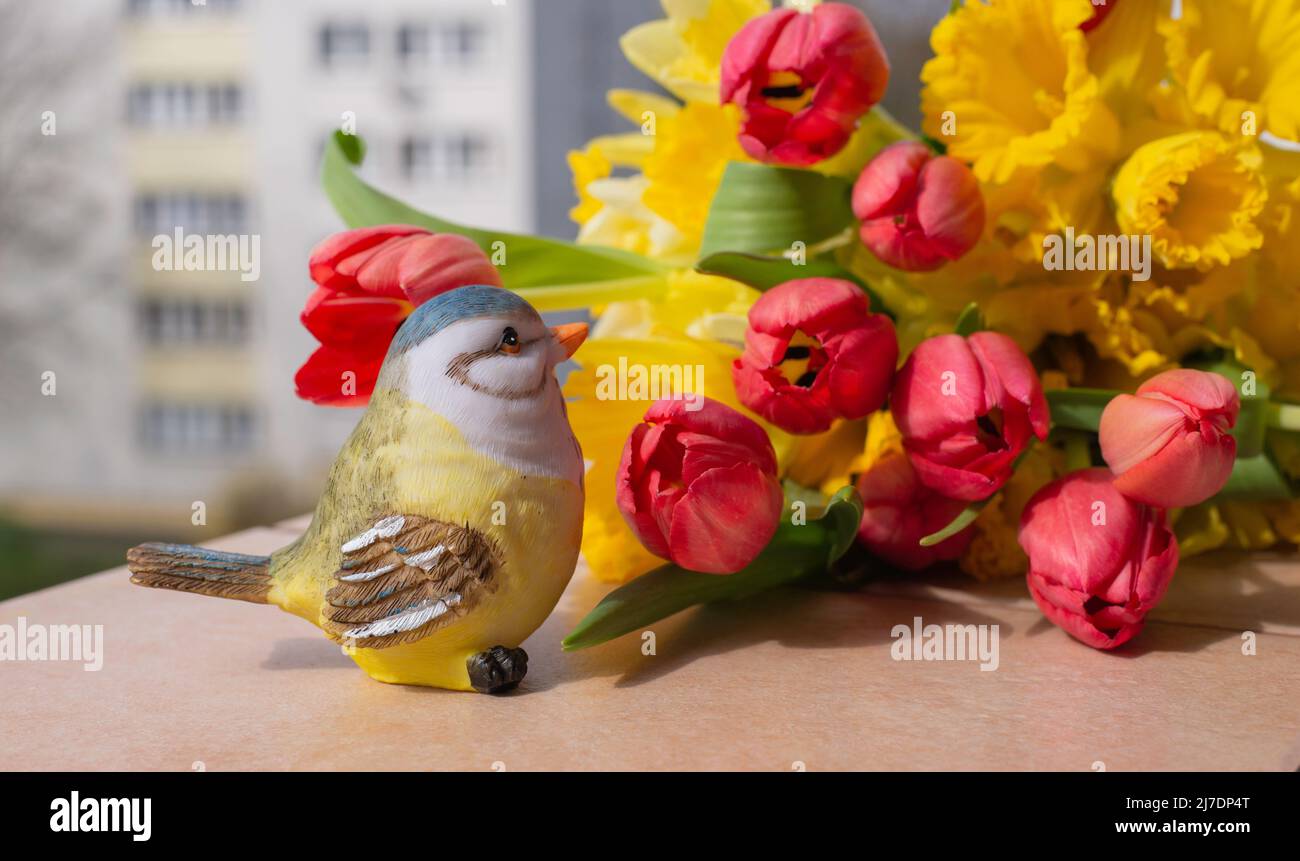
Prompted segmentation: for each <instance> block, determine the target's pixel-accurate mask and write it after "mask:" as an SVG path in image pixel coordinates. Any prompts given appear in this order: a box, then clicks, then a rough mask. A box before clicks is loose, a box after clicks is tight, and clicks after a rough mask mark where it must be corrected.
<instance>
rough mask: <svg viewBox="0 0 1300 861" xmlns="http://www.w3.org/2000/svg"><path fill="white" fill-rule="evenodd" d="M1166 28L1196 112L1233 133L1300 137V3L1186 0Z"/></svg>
mask: <svg viewBox="0 0 1300 861" xmlns="http://www.w3.org/2000/svg"><path fill="white" fill-rule="evenodd" d="M1123 5H1124V4H1122V3H1121V4H1120V8H1121V9H1122V7H1123ZM1116 11H1117V13H1118V12H1119V10H1118V9H1117V10H1116ZM1159 27H1160V32H1161V33H1162V34H1163V35H1164V37H1165V41H1166V45H1167V51H1168V58H1169V70H1170V74H1171V76H1172V77H1173V79H1174V81H1175V82H1176V83H1177V84H1178V85H1179V86H1180V88H1181V89H1182V92H1183V94H1184V96H1185V98H1186V101H1187V104H1188V106H1189V107H1190V109H1191V111H1192V112H1193V113H1195V114H1196V115H1198V116H1200V117H1203V118H1204V119H1205V121H1206V122H1208V123H1209V124H1211V125H1213V126H1215V127H1217V128H1219V129H1220V130H1221V131H1223V132H1225V133H1226V134H1228V135H1230V136H1241V135H1243V134H1245V135H1254V134H1257V133H1259V132H1264V131H1270V132H1272V133H1273V134H1276V135H1278V136H1280V137H1283V138H1288V139H1290V140H1297V139H1300V2H1297V0H1184V2H1183V3H1182V15H1181V17H1180V18H1178V19H1177V20H1172V19H1168V18H1166V19H1164V20H1162V21H1161V22H1160V25H1159Z"/></svg>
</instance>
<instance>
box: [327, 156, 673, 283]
mask: <svg viewBox="0 0 1300 861" xmlns="http://www.w3.org/2000/svg"><path fill="white" fill-rule="evenodd" d="M364 156H365V143H364V141H362V139H361V138H360V137H358V136H356V135H346V134H343V133H342V132H335V133H334V135H333V137H332V138H331V139H330V141H329V142H328V143H327V144H326V146H325V161H324V163H323V165H322V167H321V184H322V185H323V186H324V188H325V193H326V194H327V195H328V196H329V199H330V203H332V204H333V205H334V209H335V210H336V211H337V212H338V214H339V215H340V216H341V217H342V218H343V221H344V223H346V224H347V225H348V226H349V227H354V228H355V227H372V226H374V225H378V224H414V225H417V226H419V227H424V228H427V229H429V230H432V231H435V232H438V233H459V234H460V235H461V236H466V237H468V238H470V239H472V240H473V241H474V242H476V243H477V244H478V246H479V247H480V248H482V249H483V250H484V252H485V253H487V254H488V255H489V256H492V255H493V254H494V252H496V251H497V250H498V249H500V250H503V251H504V252H505V255H506V258H505V260H506V262H505V264H504V265H501V266H499V267H498V268H499V271H500V273H501V280H502V282H503V283H504V284H505V286H506V287H508V288H509V289H511V290H521V291H522V290H527V289H529V288H545V290H543V291H540V297H539V291H538V290H535V289H534V290H531V291H530V292H529V293H528V294H527V297H528V298H529V299H530V301H531V300H535V299H537V298H541V299H543V300H545V298H546V296H547V292H546V291H553V293H554V295H555V296H556V297H559V296H561V295H565V296H567V297H569V298H567V299H566V300H565V301H579V300H581V299H582V293H581V291H577V290H575V289H574V288H575V286H578V285H586V284H591V283H592V282H617V283H616V284H614V285H613V286H626V287H627V288H628V289H629V290H636V289H638V288H639V289H642V290H651V289H652V288H653V287H654V286H657V285H658V283H659V282H661V281H662V278H660V277H659V276H660V275H661V274H662V273H663V272H664V271H666V267H665V266H664V265H663V264H661V263H659V262H657V261H654V260H650V259H649V258H646V257H642V256H640V255H638V254H632V253H630V252H627V251H622V250H619V249H615V248H605V247H602V246H594V245H581V246H580V245H575V244H573V243H570V242H561V241H559V240H555V239H542V238H539V237H535V236H525V235H522V234H517V233H507V232H505V231H498V230H484V229H479V228H474V227H466V226H465V225H462V224H456V223H454V222H451V221H447V220H445V219H442V218H438V217H437V216H434V215H429V214H428V213H425V212H421V211H419V210H418V209H414V208H412V207H410V206H407V205H406V204H405V203H402V202H401V201H400V200H397V199H396V198H394V197H390V196H389V195H387V194H384V193H383V192H381V191H379V190H377V189H375V188H373V187H372V186H370V185H368V184H367V183H366V182H365V181H364V180H362V179H361V177H359V176H357V173H356V167H357V166H358V165H360V164H361V160H362V159H363V158H364ZM497 243H503V244H500V245H498V244H497ZM565 291H567V292H565ZM534 304H547V303H546V302H545V301H542V302H536V301H535V302H534ZM548 307H557V306H556V304H555V303H554V302H552V303H549V305H548Z"/></svg>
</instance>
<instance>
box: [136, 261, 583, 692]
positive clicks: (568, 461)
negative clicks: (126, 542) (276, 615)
mask: <svg viewBox="0 0 1300 861" xmlns="http://www.w3.org/2000/svg"><path fill="white" fill-rule="evenodd" d="M586 334H587V326H586V324H585V323H570V324H567V325H563V326H556V327H554V328H548V327H547V326H546V325H545V324H544V323H543V322H542V318H541V317H540V316H539V315H538V313H537V312H536V311H535V310H534V309H533V307H532V306H531V305H529V304H528V303H527V302H526V301H524V300H523V299H521V298H519V297H518V296H516V295H515V294H513V293H511V292H509V291H507V290H503V289H500V288H498V287H486V286H471V287H462V288H460V289H457V290H452V291H450V292H447V293H443V294H441V295H439V296H436V297H434V298H433V299H431V300H429V301H428V302H426V303H424V304H423V305H421V306H419V307H418V308H417V309H416V310H415V311H414V312H413V313H412V314H411V316H410V317H408V318H407V319H406V321H405V322H404V323H403V324H402V326H401V328H400V329H399V330H398V332H397V334H396V336H395V337H394V339H393V342H392V345H391V347H390V348H389V351H388V354H387V357H386V358H385V360H384V364H383V367H382V370H381V371H380V374H379V379H378V382H377V383H376V386H375V391H374V394H373V395H372V396H371V399H370V405H369V407H368V408H367V410H366V412H365V414H364V415H363V416H362V418H361V420H360V422H359V423H358V424H357V427H356V429H355V430H354V431H353V432H352V436H351V437H350V438H349V440H348V441H347V443H346V444H345V445H344V447H343V450H342V451H341V452H340V453H339V455H338V457H337V459H336V460H335V461H334V465H333V467H332V469H331V471H330V476H329V481H328V484H327V486H326V488H325V492H324V495H323V496H322V497H321V500H320V503H319V504H318V505H317V507H316V513H315V516H314V518H313V519H312V523H311V526H310V527H309V528H308V529H307V531H306V533H305V534H303V536H302V537H301V538H299V539H298V540H297V541H295V542H294V543H293V544H290V545H289V546H287V547H285V548H283V549H281V550H279V551H277V552H275V553H273V554H271V555H270V556H248V555H244V554H239V553H225V552H221V551H217V550H209V549H206V548H201V547H192V546H189V545H177V544H143V545H141V546H139V547H135V548H133V549H132V550H131V551H130V552H129V554H128V556H127V559H128V563H129V568H130V569H131V580H132V582H134V583H137V584H139V585H141V586H152V587H155V588H162V589H176V590H179V591H182V592H197V593H200V594H203V595H215V596H217V597H222V598H234V599H237V600H241V601H251V602H254V603H259V604H274V605H276V606H277V607H280V608H281V609H283V610H287V611H288V612H290V613H293V614H294V615H297V616H301V617H302V618H304V619H306V620H307V621H309V622H311V623H312V624H314V625H316V626H318V627H319V628H321V629H322V630H323V631H324V632H325V633H326V634H327V635H328V636H329V637H331V638H332V639H334V640H335V641H337V642H339V643H341V644H343V645H344V647H345V651H347V652H348V654H350V655H351V656H352V658H353V660H355V661H356V662H357V664H358V665H360V666H361V668H362V669H364V670H365V671H366V672H367V673H369V674H370V676H371V677H372V678H375V679H378V680H379V681H382V682H393V683H399V684H415V685H429V686H433V687H440V688H452V689H456V690H470V689H473V690H476V691H480V692H485V693H498V692H502V691H506V690H509V689H511V688H513V687H515V686H516V685H518V684H519V681H520V680H521V679H522V678H523V677H524V673H525V672H526V671H527V668H528V656H527V655H526V654H525V653H524V651H523V649H521V648H519V644H520V643H522V642H523V641H524V639H525V638H527V637H528V635H529V634H531V633H532V632H533V631H534V630H535V629H536V628H537V627H538V626H539V625H541V623H542V621H543V620H544V619H545V618H546V616H547V615H548V614H549V613H550V612H551V610H552V609H553V608H554V607H555V604H556V602H557V601H558V600H559V598H560V593H561V592H563V591H564V588H565V586H566V585H567V584H568V582H569V578H570V577H571V576H572V574H573V569H574V565H575V564H576V562H577V558H578V545H579V543H580V541H581V538H582V506H583V469H584V468H583V460H582V452H581V450H580V449H579V447H578V442H577V440H576V439H575V438H574V436H573V431H572V430H571V428H570V427H569V420H568V416H567V413H566V411H565V405H564V399H563V397H562V395H561V392H560V387H559V383H558V381H557V380H556V378H555V366H556V365H557V364H558V363H560V362H562V361H563V360H565V359H566V358H568V357H569V356H571V355H573V352H574V351H575V350H576V349H577V348H578V345H579V344H581V343H582V341H583V340H584V339H585V338H586Z"/></svg>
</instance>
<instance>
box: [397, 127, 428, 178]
mask: <svg viewBox="0 0 1300 861" xmlns="http://www.w3.org/2000/svg"><path fill="white" fill-rule="evenodd" d="M401 162H402V176H403V177H405V178H406V179H407V180H422V179H428V178H429V177H431V176H432V175H433V142H432V141H430V140H429V139H428V138H426V137H408V138H405V139H403V140H402V156H401Z"/></svg>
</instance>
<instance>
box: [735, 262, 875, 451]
mask: <svg viewBox="0 0 1300 861" xmlns="http://www.w3.org/2000/svg"><path fill="white" fill-rule="evenodd" d="M897 363H898V337H897V336H896V335H895V334H894V324H893V323H891V322H890V320H889V318H888V317H886V316H884V315H883V314H872V313H871V303H870V300H868V299H867V295H866V294H865V293H863V292H862V290H861V289H860V288H859V287H858V286H857V285H855V284H853V283H851V282H849V281H840V280H837V279H835V278H804V279H800V280H797V281H787V282H785V283H784V284H781V285H779V286H777V287H774V288H772V289H771V290H769V291H767V292H766V293H764V294H763V295H762V296H761V297H760V298H759V300H758V301H757V302H755V303H754V304H753V306H751V307H750V309H749V328H748V329H747V330H746V331H745V352H744V353H742V354H741V356H740V358H739V359H737V360H736V361H735V363H734V364H733V365H732V370H731V375H732V379H733V380H734V382H735V384H736V396H737V397H738V398H740V402H741V403H742V404H744V405H745V406H747V407H749V408H750V409H751V410H753V411H754V412H756V413H758V414H759V415H761V416H762V417H763V418H765V419H767V420H768V421H769V422H771V423H772V424H774V425H776V426H777V427H780V428H782V429H784V430H787V431H789V432H790V433H800V434H811V433H820V432H822V431H824V430H826V429H828V428H829V427H830V426H831V422H833V421H834V420H835V419H837V418H847V419H860V418H862V417H863V416H865V415H867V414H868V413H871V412H874V411H875V410H877V409H879V408H880V405H881V404H883V403H884V401H885V396H886V395H887V394H888V393H889V382H890V380H891V379H893V375H894V367H895V365H896V364H897Z"/></svg>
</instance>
